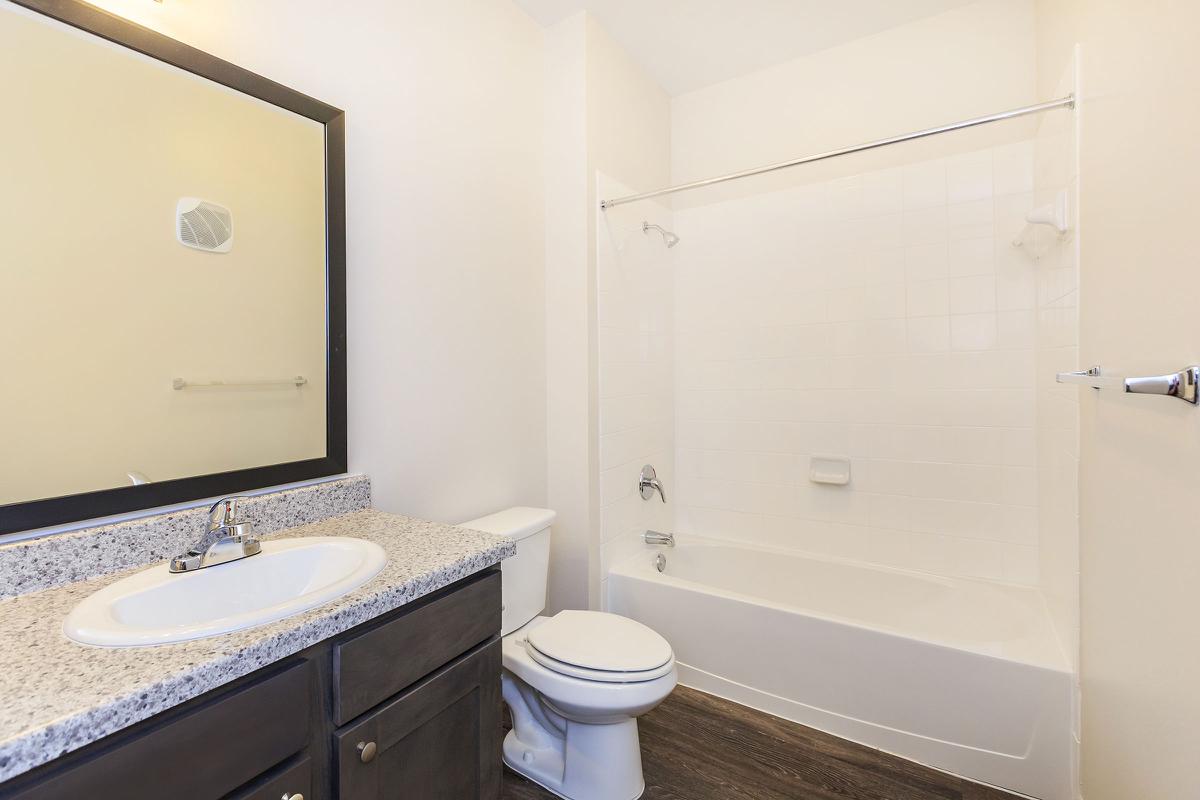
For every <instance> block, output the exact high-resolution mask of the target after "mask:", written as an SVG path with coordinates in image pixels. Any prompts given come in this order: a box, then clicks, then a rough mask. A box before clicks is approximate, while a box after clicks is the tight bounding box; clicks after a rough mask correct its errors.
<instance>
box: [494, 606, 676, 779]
mask: <svg viewBox="0 0 1200 800" xmlns="http://www.w3.org/2000/svg"><path fill="white" fill-rule="evenodd" d="M547 633H549V634H557V635H551V636H547V635H546V634H547ZM622 633H625V634H627V635H626V636H622V635H621V634H622ZM598 634H599V635H598ZM622 640H623V641H622ZM654 640H657V641H654ZM597 643H604V644H606V645H607V650H606V649H605V647H602V646H597ZM502 650H503V660H504V676H503V681H504V689H503V693H504V701H505V702H506V703H507V704H508V707H509V710H510V712H511V714H512V720H513V728H512V730H511V731H509V732H508V735H507V736H505V738H504V763H505V764H507V765H508V766H509V767H510V768H511V769H513V770H514V771H516V772H518V773H520V774H522V775H524V776H525V777H527V778H529V779H530V780H532V781H534V782H535V783H538V784H541V785H542V786H543V787H545V788H546V789H549V790H550V791H552V792H554V793H555V794H557V795H559V796H560V797H565V798H568V800H633V799H634V798H637V797H640V796H641V794H642V791H643V790H644V789H645V782H644V780H643V779H642V756H641V749H640V746H639V743H638V732H637V717H638V716H640V715H642V714H645V713H646V712H647V711H649V710H651V709H652V708H654V707H655V706H657V705H658V704H659V703H661V702H662V701H663V700H664V699H665V698H666V697H667V695H669V694H670V693H671V690H673V689H674V688H675V683H676V680H677V673H676V669H675V657H674V654H673V653H671V648H670V646H669V645H667V643H666V640H665V639H663V638H662V637H661V636H658V634H656V633H654V632H653V631H652V630H650V629H649V628H647V627H646V626H644V625H641V624H640V623H638V622H634V621H633V620H630V619H626V618H624V617H619V616H617V615H615V614H604V613H601V612H595V611H564V612H560V613H559V614H558V615H556V616H555V617H535V618H534V619H533V620H531V621H530V622H529V623H528V624H527V625H525V626H524V627H522V628H521V629H520V630H518V631H516V632H514V633H512V634H509V635H508V636H506V637H504V642H503V646H502ZM547 650H550V651H551V652H546V651H547ZM613 667H618V668H615V669H614V668H613Z"/></svg>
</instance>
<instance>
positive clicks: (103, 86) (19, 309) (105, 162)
mask: <svg viewBox="0 0 1200 800" xmlns="http://www.w3.org/2000/svg"><path fill="white" fill-rule="evenodd" d="M0 13H5V14H9V15H13V17H14V19H12V20H6V24H5V25H4V26H2V27H0V74H4V75H6V76H10V79H7V80H6V86H5V95H6V98H7V105H8V110H9V122H8V123H7V124H6V125H5V129H4V131H3V133H2V134H0V139H3V142H4V145H5V146H4V152H5V158H4V159H3V162H2V163H0V183H3V185H4V186H5V191H4V192H0V241H2V242H3V246H4V252H5V258H4V260H3V263H2V264H0V284H2V290H3V296H4V298H5V302H4V313H3V314H0V337H2V340H3V341H4V343H5V347H4V350H3V369H2V370H0V376H2V378H0V381H2V385H3V388H2V391H0V442H2V443H3V446H2V449H3V453H4V457H3V458H2V459H0V505H4V504H10V503H18V502H24V501H29V500H36V499H42V498H48V497H58V496H62V495H69V494H76V493H81V492H89V491H94V490H99V489H110V488H115V487H119V486H126V485H130V484H135V483H139V482H147V481H164V480H171V479H175V478H184V477H190V476H196V475H206V474H211V473H218V472H226V471H230V470H237V469H243V468H250V467H256V466H264V465H269V464H277V463H286V462H293V461H300V460H306V459H313V458H321V457H323V456H324V455H325V454H326V250H325V240H326V232H325V202H326V201H325V142H324V126H323V125H322V124H321V123H319V122H316V121H313V120H310V119H307V118H305V117H302V116H299V115H297V114H294V113H292V112H289V111H286V110H284V109H281V108H278V107H276V106H273V105H270V104H268V103H265V102H262V101H260V100H257V99H255V98H253V97H250V96H248V95H244V94H241V93H239V92H236V91H234V90H231V89H229V88H226V87H224V86H222V85H220V84H217V83H214V82H212V81H209V80H206V79H204V78H200V77H198V76H196V75H192V74H190V73H187V72H185V71H183V70H180V69H177V68H175V67H172V66H169V65H166V64H163V63H161V62H158V61H155V60H153V59H150V58H147V57H144V56H142V55H140V54H138V53H135V52H133V51H131V50H128V49H125V48H123V47H120V46H117V45H114V44H111V43H109V42H106V41H104V40H101V39H99V38H97V37H94V36H91V35H90V34H86V33H83V32H80V31H78V30H75V29H73V28H70V27H68V26H65V25H62V24H60V23H57V22H54V21H52V20H49V19H47V18H44V17H41V16H40V15H36V14H33V13H30V12H24V11H21V10H19V9H15V8H11V7H10V8H5V9H3V10H2V11H0ZM18 75H19V76H20V78H19V79H15V80H14V79H11V76H18Z"/></svg>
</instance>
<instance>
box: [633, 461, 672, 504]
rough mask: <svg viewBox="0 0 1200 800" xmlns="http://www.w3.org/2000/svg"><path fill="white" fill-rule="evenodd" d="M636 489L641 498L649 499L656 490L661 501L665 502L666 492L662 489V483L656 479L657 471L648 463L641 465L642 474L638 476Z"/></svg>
mask: <svg viewBox="0 0 1200 800" xmlns="http://www.w3.org/2000/svg"><path fill="white" fill-rule="evenodd" d="M638 491H639V492H641V493H642V499H643V500H649V499H650V498H651V497H654V493H655V492H658V496H659V497H661V498H662V501H663V502H664V503H665V502H667V493H666V492H664V491H663V485H662V483H661V482H660V481H659V480H658V473H657V472H655V471H654V467H652V466H650V465H649V464H647V465H646V466H644V467H642V474H641V475H640V476H639V477H638Z"/></svg>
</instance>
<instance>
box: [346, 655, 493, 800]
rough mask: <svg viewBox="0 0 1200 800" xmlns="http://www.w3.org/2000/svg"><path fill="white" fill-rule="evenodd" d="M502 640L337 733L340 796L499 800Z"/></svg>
mask: <svg viewBox="0 0 1200 800" xmlns="http://www.w3.org/2000/svg"><path fill="white" fill-rule="evenodd" d="M499 737H500V641H499V640H498V639H494V640H492V641H491V642H490V643H488V644H485V645H481V646H480V647H479V648H477V649H475V650H473V651H472V652H470V653H468V654H467V655H464V656H463V657H461V658H459V659H458V660H457V661H454V662H452V663H451V664H450V665H448V666H446V667H445V668H443V669H441V670H439V671H438V672H435V673H434V674H433V675H430V676H429V677H427V678H425V679H424V680H422V681H421V682H420V683H418V684H416V685H415V686H413V687H412V688H411V689H409V690H408V691H406V692H404V693H402V694H400V695H398V696H397V697H396V698H395V699H393V700H391V701H389V702H387V703H385V704H384V705H382V706H381V707H380V708H379V709H378V710H376V711H373V712H371V713H370V714H368V715H367V716H366V717H365V718H364V719H363V720H362V721H361V722H359V723H357V724H354V725H351V726H349V727H347V728H344V729H342V730H341V731H339V732H338V733H337V734H335V738H336V744H335V749H336V751H337V760H338V772H337V777H338V785H339V797H340V800H401V799H403V800H471V799H472V798H480V799H481V800H497V799H498V798H499V796H500V741H499Z"/></svg>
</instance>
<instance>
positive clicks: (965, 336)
mask: <svg viewBox="0 0 1200 800" xmlns="http://www.w3.org/2000/svg"><path fill="white" fill-rule="evenodd" d="M950 346H951V347H952V348H953V349H955V350H986V349H988V348H991V347H995V346H996V315H995V314H961V315H956V316H952V317H950Z"/></svg>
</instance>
